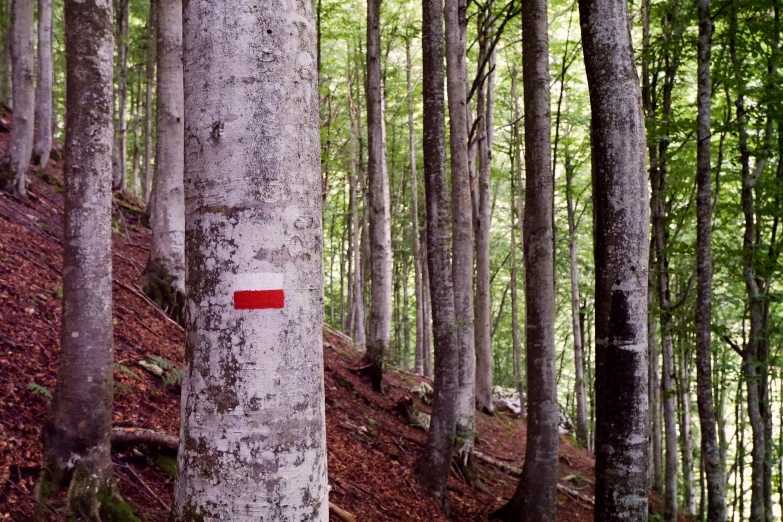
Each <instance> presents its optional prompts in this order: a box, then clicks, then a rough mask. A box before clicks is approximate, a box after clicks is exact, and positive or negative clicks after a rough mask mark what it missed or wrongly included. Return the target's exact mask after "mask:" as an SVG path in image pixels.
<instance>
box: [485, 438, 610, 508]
mask: <svg viewBox="0 0 783 522" xmlns="http://www.w3.org/2000/svg"><path fill="white" fill-rule="evenodd" d="M473 456H474V457H476V458H477V459H479V460H480V461H483V462H486V463H487V464H491V465H493V466H495V467H497V468H499V469H500V470H501V471H504V472H506V473H508V474H509V475H511V476H512V477H519V476H520V475H522V470H521V469H519V468H515V467H513V466H509V465H508V464H506V463H505V462H501V461H500V460H499V459H496V458H495V457H492V456H490V455H486V454H484V453H482V452H480V451H477V450H473ZM557 490H558V491H559V492H561V493H565V494H566V495H568V496H570V497H573V498H575V499H577V500H581V501H582V502H585V503H587V504H590V505H591V506H593V505H595V499H594V498H592V497H588V496H587V495H585V494H584V493H580V492H579V491H577V490H575V489H572V488H569V487H568V486H564V485H562V484H560V483H559V482H558V484H557Z"/></svg>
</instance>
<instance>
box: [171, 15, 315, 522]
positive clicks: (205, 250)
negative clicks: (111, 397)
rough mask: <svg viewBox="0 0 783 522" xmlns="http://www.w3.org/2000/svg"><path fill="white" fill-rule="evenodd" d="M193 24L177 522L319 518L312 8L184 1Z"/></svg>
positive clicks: (187, 46)
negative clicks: (262, 301) (266, 293)
mask: <svg viewBox="0 0 783 522" xmlns="http://www.w3.org/2000/svg"><path fill="white" fill-rule="evenodd" d="M183 24H184V63H185V69H184V72H185V91H186V93H187V96H186V103H185V121H186V122H187V126H186V133H185V135H186V140H185V202H186V203H185V206H186V213H185V215H186V220H185V224H186V243H185V251H186V255H187V264H188V272H187V275H186V285H185V286H186V289H187V296H188V297H187V309H188V313H187V326H186V334H187V335H186V348H185V365H184V368H183V375H184V380H183V387H182V429H181V436H180V441H181V442H180V449H179V470H180V475H179V483H178V485H177V490H176V501H175V506H174V510H173V520H175V521H179V522H195V521H203V520H231V521H233V522H241V521H251V520H252V521H257V520H265V521H270V522H271V521H287V520H297V521H320V522H325V521H326V520H327V519H328V498H327V497H328V488H327V479H326V432H325V430H326V426H325V413H324V395H323V393H324V389H323V349H322V325H323V271H322V263H321V254H322V252H321V248H322V247H321V238H322V234H321V180H320V173H319V170H320V169H319V166H320V152H319V150H320V140H319V134H318V90H317V76H316V45H315V14H314V12H313V7H312V3H311V2H299V1H296V0H272V1H269V2H260V3H259V2H256V1H254V0H241V1H237V2H231V3H215V2H211V1H209V0H190V1H189V2H186V3H185V9H184V12H183ZM156 204H157V203H156ZM243 290H245V291H252V290H259V291H260V290H279V291H281V292H283V293H284V302H283V308H279V309H274V308H273V309H248V310H238V309H236V306H237V305H236V304H235V302H234V301H233V295H234V293H235V292H239V291H243Z"/></svg>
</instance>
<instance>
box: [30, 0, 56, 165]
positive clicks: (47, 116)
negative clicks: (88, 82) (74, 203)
mask: <svg viewBox="0 0 783 522" xmlns="http://www.w3.org/2000/svg"><path fill="white" fill-rule="evenodd" d="M35 122H36V124H37V125H36V126H37V127H38V132H37V133H36V138H35V144H34V145H33V163H34V164H35V165H41V166H42V167H45V166H46V164H47V163H49V154H50V153H51V152H52V0H38V81H37V83H36V85H35Z"/></svg>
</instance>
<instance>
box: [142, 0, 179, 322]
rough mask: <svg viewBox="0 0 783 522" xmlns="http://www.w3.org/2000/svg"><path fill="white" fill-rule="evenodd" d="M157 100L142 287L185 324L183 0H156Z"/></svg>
mask: <svg viewBox="0 0 783 522" xmlns="http://www.w3.org/2000/svg"><path fill="white" fill-rule="evenodd" d="M156 9H157V24H158V28H157V30H156V34H157V40H158V41H157V45H156V48H157V59H158V67H157V70H158V87H157V92H158V104H157V110H156V115H157V121H156V122H155V123H156V124H155V136H156V138H157V139H156V144H155V151H156V156H155V176H154V177H153V182H152V194H153V195H152V199H153V200H154V202H155V204H154V205H153V206H152V209H151V213H150V225H151V226H152V244H151V247H150V257H149V260H148V261H147V268H146V276H145V277H146V280H145V284H144V291H145V293H147V294H148V295H150V296H151V297H152V299H153V300H155V301H156V302H157V303H158V304H159V305H161V307H162V308H163V309H164V310H168V312H169V315H171V316H172V317H173V318H174V319H175V320H177V321H179V322H180V323H184V320H185V314H184V308H183V304H184V291H185V194H184V187H183V175H184V169H185V157H184V154H185V152H184V151H185V127H184V123H183V116H184V110H185V109H184V103H185V101H184V100H185V96H184V90H183V89H184V86H183V80H182V77H183V72H182V30H181V28H182V0H157V2H156Z"/></svg>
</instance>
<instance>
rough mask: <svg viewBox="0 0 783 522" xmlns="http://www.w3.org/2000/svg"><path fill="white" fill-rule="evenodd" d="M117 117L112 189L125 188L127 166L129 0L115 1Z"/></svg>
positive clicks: (120, 189)
mask: <svg viewBox="0 0 783 522" xmlns="http://www.w3.org/2000/svg"><path fill="white" fill-rule="evenodd" d="M115 15H116V17H117V36H116V38H117V69H116V70H117V119H116V127H115V134H116V136H115V138H114V153H113V159H112V161H113V162H114V163H113V171H112V189H113V190H119V191H122V190H125V186H126V184H127V180H126V177H127V168H128V157H127V155H128V144H127V135H128V122H127V117H126V114H125V113H126V106H127V98H128V43H129V40H130V31H129V29H130V28H129V22H130V20H129V17H130V0H119V1H118V2H117V12H116V13H115Z"/></svg>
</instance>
